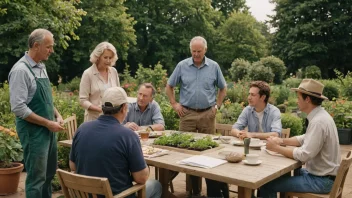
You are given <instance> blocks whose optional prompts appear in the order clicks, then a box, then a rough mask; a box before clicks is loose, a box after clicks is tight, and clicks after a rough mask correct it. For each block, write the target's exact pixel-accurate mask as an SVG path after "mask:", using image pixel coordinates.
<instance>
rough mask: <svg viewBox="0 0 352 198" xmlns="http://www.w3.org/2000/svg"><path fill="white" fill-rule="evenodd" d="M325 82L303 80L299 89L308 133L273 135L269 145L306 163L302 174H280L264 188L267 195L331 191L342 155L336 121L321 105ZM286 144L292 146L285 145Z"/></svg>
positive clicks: (300, 105)
mask: <svg viewBox="0 0 352 198" xmlns="http://www.w3.org/2000/svg"><path fill="white" fill-rule="evenodd" d="M323 89H324V85H323V84H321V83H320V82H318V81H316V80H313V79H304V80H303V81H302V82H301V84H300V85H299V87H298V88H293V89H292V90H294V91H296V92H297V103H298V107H299V109H300V110H301V111H303V112H305V113H307V115H308V116H307V119H308V121H309V124H308V127H307V131H306V133H305V134H303V135H300V136H295V137H291V138H284V139H281V138H278V137H270V138H268V139H267V143H266V148H267V149H269V150H272V151H275V152H278V153H280V154H282V155H284V156H286V157H288V158H292V159H295V160H299V161H301V162H303V163H305V164H306V166H305V168H301V169H300V170H299V175H295V176H293V177H285V176H282V177H279V178H278V179H276V180H273V181H271V182H269V183H267V184H265V185H264V186H262V187H261V193H262V194H261V195H262V196H263V197H264V198H270V197H275V198H276V193H277V192H303V193H304V192H310V193H318V194H325V193H329V192H330V191H331V188H332V186H333V184H334V180H335V177H336V174H337V171H338V169H339V167H340V162H341V155H340V146H339V139H338V134H337V129H336V125H335V122H334V120H333V119H332V117H331V116H330V114H329V113H328V112H326V111H325V110H324V108H322V107H321V104H322V102H323V101H324V100H327V98H326V97H325V96H323V94H322V93H323ZM280 144H285V145H289V146H296V147H295V148H292V147H282V146H280Z"/></svg>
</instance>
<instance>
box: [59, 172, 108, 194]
mask: <svg viewBox="0 0 352 198" xmlns="http://www.w3.org/2000/svg"><path fill="white" fill-rule="evenodd" d="M56 173H57V176H58V178H59V181H60V184H61V187H62V191H63V192H64V195H65V197H66V198H75V197H89V194H91V195H92V197H93V198H94V197H97V195H105V197H106V198H112V197H113V195H112V191H111V188H110V184H109V181H108V179H107V178H101V177H90V176H85V175H80V174H74V173H70V172H67V171H64V170H61V169H57V171H56Z"/></svg>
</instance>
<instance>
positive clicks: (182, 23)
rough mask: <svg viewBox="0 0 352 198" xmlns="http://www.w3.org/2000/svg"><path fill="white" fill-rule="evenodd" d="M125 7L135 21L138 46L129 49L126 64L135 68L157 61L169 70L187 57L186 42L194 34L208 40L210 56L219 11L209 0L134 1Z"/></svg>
mask: <svg viewBox="0 0 352 198" xmlns="http://www.w3.org/2000/svg"><path fill="white" fill-rule="evenodd" d="M126 6H127V7H128V8H129V10H128V13H130V14H131V15H132V16H133V17H134V18H135V20H136V21H137V23H136V24H135V26H134V28H135V30H136V34H137V45H136V46H135V47H132V48H131V49H130V50H129V56H128V65H130V66H131V70H132V71H133V70H134V71H135V70H137V68H138V64H139V63H141V64H142V65H143V66H144V67H146V66H149V65H157V63H158V62H159V61H160V64H162V65H163V66H164V68H165V69H168V70H169V71H172V70H173V68H174V67H175V65H176V64H177V62H179V61H180V60H182V59H184V58H186V57H189V56H190V50H189V42H190V40H191V39H192V38H193V37H194V36H204V37H205V39H206V40H207V42H208V51H207V56H208V57H212V56H213V49H214V47H213V46H214V45H215V44H216V42H215V27H216V26H217V25H218V24H220V22H221V13H220V12H218V11H216V10H214V8H213V7H212V6H211V1H210V0H203V1H191V0H135V1H126Z"/></svg>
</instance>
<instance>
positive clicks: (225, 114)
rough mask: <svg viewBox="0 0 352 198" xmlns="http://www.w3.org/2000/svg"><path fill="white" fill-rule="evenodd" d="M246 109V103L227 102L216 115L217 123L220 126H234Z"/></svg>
mask: <svg viewBox="0 0 352 198" xmlns="http://www.w3.org/2000/svg"><path fill="white" fill-rule="evenodd" d="M243 108H244V103H241V104H239V103H237V102H235V103H231V101H230V100H225V102H224V105H223V107H222V108H220V110H219V111H218V112H217V114H216V122H217V123H220V124H234V123H235V122H236V120H237V118H238V117H239V116H240V114H241V112H242V110H243Z"/></svg>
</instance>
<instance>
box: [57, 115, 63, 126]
mask: <svg viewBox="0 0 352 198" xmlns="http://www.w3.org/2000/svg"><path fill="white" fill-rule="evenodd" d="M56 122H57V123H59V125H61V126H64V120H63V119H62V117H61V116H59V117H57V118H56Z"/></svg>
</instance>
